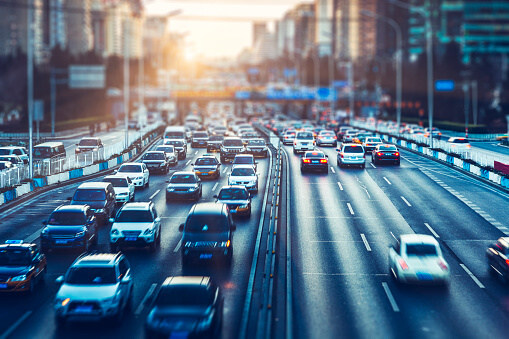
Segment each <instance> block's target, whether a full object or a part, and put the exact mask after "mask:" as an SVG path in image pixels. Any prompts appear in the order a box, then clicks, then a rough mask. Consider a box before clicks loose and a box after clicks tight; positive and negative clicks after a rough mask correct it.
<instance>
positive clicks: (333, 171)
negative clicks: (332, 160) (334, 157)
mask: <svg viewBox="0 0 509 339" xmlns="http://www.w3.org/2000/svg"><path fill="white" fill-rule="evenodd" d="M330 170H331V171H332V173H334V174H335V173H336V171H335V170H334V167H332V166H331V167H330Z"/></svg>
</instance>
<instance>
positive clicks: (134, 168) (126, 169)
mask: <svg viewBox="0 0 509 339" xmlns="http://www.w3.org/2000/svg"><path fill="white" fill-rule="evenodd" d="M141 171H142V169H141V165H122V166H120V168H119V169H118V172H121V173H122V172H123V173H136V172H141Z"/></svg>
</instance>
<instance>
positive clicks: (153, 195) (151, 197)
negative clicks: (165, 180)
mask: <svg viewBox="0 0 509 339" xmlns="http://www.w3.org/2000/svg"><path fill="white" fill-rule="evenodd" d="M159 192H161V190H157V191H155V193H154V194H152V195H151V196H150V198H148V199H149V200H152V199H154V197H155V196H156V195H157V193H159Z"/></svg>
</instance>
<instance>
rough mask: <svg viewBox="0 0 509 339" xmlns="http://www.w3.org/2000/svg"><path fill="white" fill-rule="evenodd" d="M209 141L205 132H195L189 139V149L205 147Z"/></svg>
mask: <svg viewBox="0 0 509 339" xmlns="http://www.w3.org/2000/svg"><path fill="white" fill-rule="evenodd" d="M208 141H209V134H208V133H207V132H205V131H197V132H194V133H193V136H192V138H191V147H193V148H196V147H205V148H206V147H207V143H208Z"/></svg>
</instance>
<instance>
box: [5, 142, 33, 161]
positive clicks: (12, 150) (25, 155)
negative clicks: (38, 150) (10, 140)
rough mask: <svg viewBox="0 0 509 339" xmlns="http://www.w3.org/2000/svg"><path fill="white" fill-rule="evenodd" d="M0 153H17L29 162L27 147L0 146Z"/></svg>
mask: <svg viewBox="0 0 509 339" xmlns="http://www.w3.org/2000/svg"><path fill="white" fill-rule="evenodd" d="M0 155H17V156H18V157H20V158H21V160H23V162H24V163H25V164H28V160H29V159H28V152H27V150H26V149H25V147H20V146H5V147H0Z"/></svg>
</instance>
